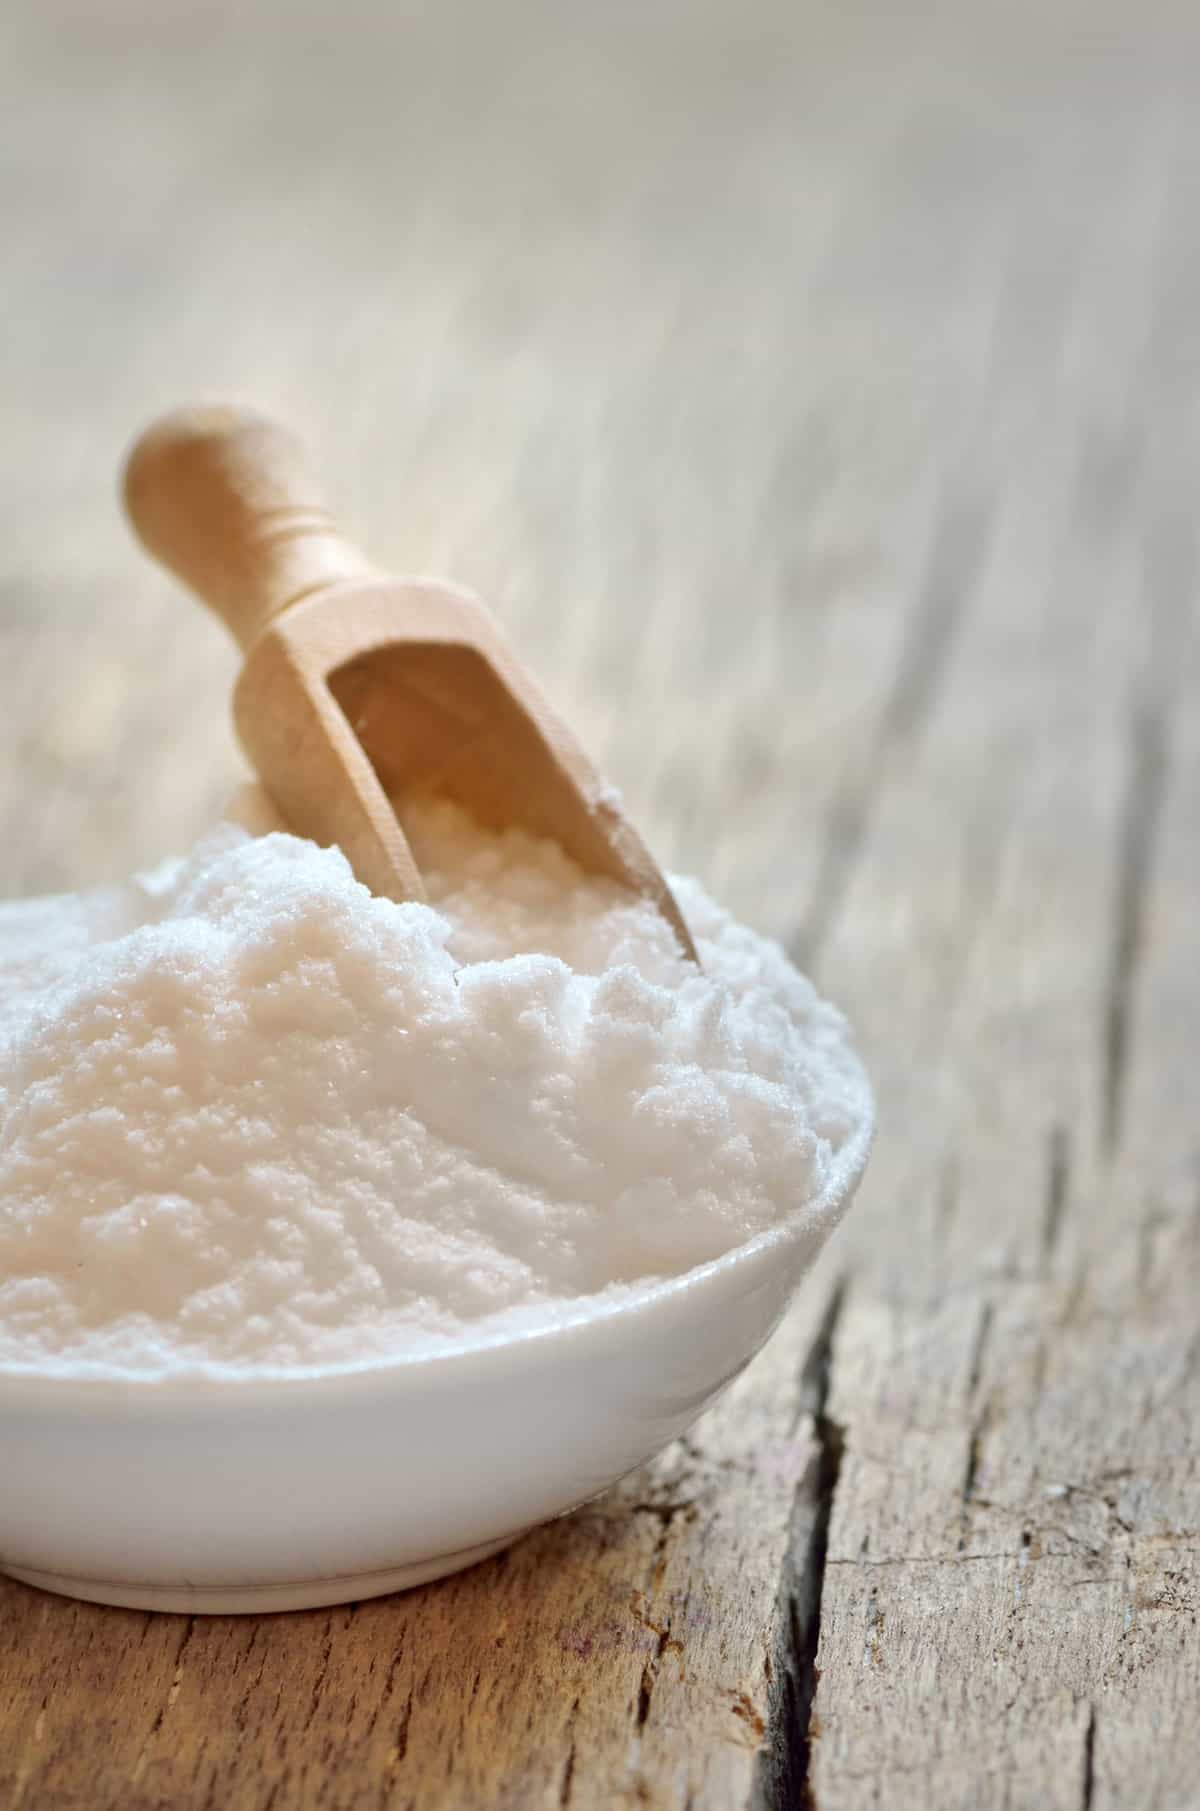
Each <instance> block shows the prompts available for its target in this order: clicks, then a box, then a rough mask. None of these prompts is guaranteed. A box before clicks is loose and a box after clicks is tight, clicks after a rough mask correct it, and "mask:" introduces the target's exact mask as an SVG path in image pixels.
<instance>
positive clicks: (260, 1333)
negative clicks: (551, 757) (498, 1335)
mask: <svg viewBox="0 0 1200 1811" xmlns="http://www.w3.org/2000/svg"><path fill="white" fill-rule="evenodd" d="M405 823H406V828H407V829H408V831H409V834H410V836H411V838H412V842H413V845H414V849H415V852H416V855H417V859H418V862H419V864H420V866H421V868H422V870H423V872H424V875H425V878H426V881H427V885H428V890H429V897H430V901H431V904H430V905H428V906H421V905H402V906H398V905H393V904H391V903H390V902H389V901H387V900H382V899H377V898H374V897H372V896H371V895H370V894H369V893H368V892H367V891H366V890H365V889H364V888H362V887H360V886H359V885H358V884H357V882H356V881H355V880H354V879H353V877H352V875H351V873H350V870H349V868H348V866H347V864H346V862H345V860H344V858H343V857H342V856H341V854H340V853H339V852H338V851H336V850H321V849H318V848H316V847H315V846H314V845H313V844H311V843H308V842H305V841H302V840H299V839H297V838H295V837H291V836H285V835H271V836H266V837H262V838H257V839H256V838H252V837H250V836H248V835H247V834H246V833H245V832H243V831H241V830H239V829H235V828H234V827H233V826H231V825H223V826H221V827H220V828H219V829H217V830H216V831H214V832H213V833H212V834H210V835H209V836H207V837H206V838H205V839H204V840H203V841H202V842H201V843H200V844H199V845H198V846H197V847H196V848H195V849H194V850H193V851H192V853H191V854H190V855H189V856H188V857H187V858H186V859H184V860H183V861H181V862H178V863H174V864H171V865H170V866H169V867H167V868H164V869H160V870H159V871H158V872H157V873H156V874H154V875H151V876H146V877H141V878H138V879H135V880H134V881H132V882H131V883H130V884H129V885H128V886H126V887H124V888H120V889H113V890H107V891H104V892H99V893H91V894H85V895H82V896H64V897H61V898H55V899H45V900H33V901H28V902H23V903H21V904H18V905H8V906H3V907H0V994H2V998H0V1367H4V1368H14V1367H15V1368H28V1367H36V1368H37V1369H40V1370H47V1369H56V1370H71V1371H80V1370H90V1371H96V1370H99V1371H106V1372H117V1373H121V1372H125V1373H127V1372H136V1373H139V1374H147V1373H157V1372H162V1371H181V1370H182V1371H191V1372H196V1371H205V1370H210V1371H211V1370H214V1369H226V1370H227V1369H229V1368H230V1367H234V1368H237V1369H239V1370H246V1369H272V1370H279V1369H288V1368H291V1367H297V1366H305V1367H307V1366H311V1365H326V1364H335V1365H336V1364H344V1363H347V1362H355V1361H362V1360H363V1359H365V1358H369V1357H371V1356H373V1355H383V1354H386V1353H390V1352H400V1351H409V1350H412V1349H413V1348H414V1347H418V1346H425V1345H436V1344H439V1343H442V1342H444V1341H446V1340H453V1341H456V1342H459V1341H462V1340H463V1339H464V1338H465V1337H469V1336H471V1335H472V1334H478V1333H480V1332H483V1331H487V1330H490V1329H494V1328H495V1326H496V1324H497V1323H496V1317H497V1316H500V1317H511V1316H512V1315H513V1314H514V1311H517V1312H519V1313H523V1314H524V1315H525V1317H526V1318H528V1313H529V1311H530V1309H531V1308H536V1307H537V1305H539V1304H540V1305H545V1306H544V1308H543V1312H544V1313H545V1314H551V1313H553V1312H555V1308H554V1307H553V1306H551V1305H558V1311H561V1304H562V1303H563V1302H564V1301H567V1302H570V1301H573V1300H575V1299H576V1298H579V1297H581V1296H587V1295H591V1294H594V1293H597V1292H603V1291H606V1290H610V1289H612V1288H613V1287H614V1286H616V1287H619V1286H621V1285H627V1284H630V1283H632V1282H635V1281H638V1280H642V1279H646V1278H651V1277H663V1276H669V1275H673V1274H675V1273H678V1272H681V1271H683V1270H686V1269H689V1268H690V1267H692V1266H693V1265H696V1264H699V1263H702V1262H704V1261H705V1260H706V1259H709V1258H713V1257H716V1256H718V1255H719V1254H721V1253H723V1252H726V1251H728V1250H729V1249H730V1248H731V1247H733V1246H735V1245H737V1244H738V1243H740V1242H741V1241H743V1240H745V1239H747V1238H748V1237H750V1236H751V1235H753V1234H754V1233H756V1232H759V1231H761V1230H763V1229H764V1228H766V1227H769V1226H771V1225H772V1224H773V1223H774V1222H775V1221H777V1220H778V1219H779V1217H780V1216H781V1215H783V1214H785V1213H788V1212H791V1211H793V1210H796V1209H801V1208H803V1207H804V1205H805V1204H806V1203H816V1205H815V1206H814V1207H813V1209H812V1211H813V1212H814V1213H818V1212H822V1211H824V1212H828V1211H830V1210H828V1209H827V1208H826V1209H822V1207H821V1206H820V1203H819V1202H818V1201H817V1198H818V1197H819V1196H820V1194H821V1192H822V1191H823V1190H826V1189H827V1188H828V1186H829V1185H830V1184H831V1182H836V1180H837V1177H838V1175H839V1173H840V1170H841V1168H844V1165H845V1162H846V1158H847V1154H848V1153H851V1152H852V1151H853V1150H855V1149H857V1148H858V1146H859V1144H860V1141H861V1138H862V1136H863V1134H864V1132H865V1130H866V1128H867V1125H868V1122H869V1119H870V1113H871V1104H870V1096H869V1093H868V1090H867V1086H866V1083H865V1081H864V1079H863V1076H862V1072H861V1069H860V1067H859V1065H858V1062H857V1060H856V1058H855V1057H854V1054H853V1052H852V1050H851V1047H850V1044H849V1039H848V1034H847V1030H846V1026H845V1023H844V1021H843V1020H842V1018H841V1016H840V1014H838V1013H837V1012H836V1011H834V1010H833V1008H831V1007H829V1006H827V1005H825V1004H824V1003H823V1002H821V1001H820V1000H819V999H818V998H817V996H816V995H815V993H814V992H813V989H812V988H811V986H810V985H809V983H808V982H807V981H806V980H804V979H803V978H802V977H801V976H800V975H799V974H797V973H796V971H795V969H793V968H792V966H791V965H790V963H789V962H788V961H787V959H786V958H785V957H784V955H783V954H782V952H781V951H780V950H779V949H778V947H777V946H776V945H774V944H772V943H769V942H767V941H765V940H764V939H762V938H760V937H758V936H756V935H755V933H754V932H752V931H750V930H747V929H746V928H744V927H743V926H741V925H739V924H737V923H736V922H735V921H734V920H733V919H731V918H730V917H729V916H728V915H727V914H726V913H724V912H722V911H721V910H720V909H719V908H718V907H717V906H715V905H714V904H713V903H712V901H711V900H710V899H709V898H708V896H707V895H706V894H705V892H704V891H703V889H702V888H701V887H700V886H699V885H698V884H697V883H696V882H694V881H688V880H680V881H677V882H676V883H675V884H676V890H677V896H678V898H679V901H680V904H681V906H682V909H683V911H684V914H685V916H686V918H687V920H688V923H689V925H690V926H691V928H692V931H693V934H694V936H695V939H696V943H697V945H698V947H699V950H700V953H701V957H702V960H703V963H704V972H703V974H701V973H699V972H697V970H696V969H695V968H694V967H693V966H692V965H691V964H689V963H687V962H686V961H684V960H683V958H682V957H681V956H680V954H679V952H678V950H677V948H676V945H675V942H674V939H673V937H672V934H671V932H670V930H669V928H668V927H667V926H666V924H665V923H663V922H662V921H661V920H660V919H659V918H658V916H657V915H656V913H655V912H654V911H653V910H652V909H651V908H650V907H648V906H647V905H645V904H644V903H642V902H640V901H634V900H631V899H630V898H629V896H628V895H626V894H624V893H622V892H620V890H619V889H617V888H615V887H614V886H612V885H610V884H609V883H607V882H603V881H597V880H594V879H589V878H585V877H584V876H583V875H581V873H580V872H579V870H578V869H577V868H576V867H574V866H573V865H572V864H571V863H570V862H569V861H568V860H567V859H566V857H565V856H564V855H563V854H562V852H561V851H560V850H558V849H557V848H555V847H554V846H553V845H551V844H547V843H542V842H538V841H536V840H534V839H532V838H530V837H529V836H527V835H524V834H522V833H520V832H509V833H508V834H506V835H505V836H502V837H495V836H488V835H484V834H483V833H482V832H480V831H479V830H478V829H476V828H475V827H474V826H473V825H472V824H471V823H470V821H469V820H468V819H466V818H465V817H464V816H463V815H462V814H461V813H458V812H457V811H455V810H454V809H453V808H452V807H450V806H446V805H431V806H425V807H423V808H421V809H420V810H418V811H410V812H408V813H407V814H406V818H405Z"/></svg>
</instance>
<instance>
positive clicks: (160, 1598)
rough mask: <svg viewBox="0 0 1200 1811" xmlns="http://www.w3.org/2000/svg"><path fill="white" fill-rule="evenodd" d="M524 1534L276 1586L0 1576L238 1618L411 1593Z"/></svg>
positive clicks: (69, 1593)
mask: <svg viewBox="0 0 1200 1811" xmlns="http://www.w3.org/2000/svg"><path fill="white" fill-rule="evenodd" d="M523 1532H524V1530H522V1529H516V1530H514V1532H513V1533H512V1534H504V1535H501V1537H500V1539H499V1540H497V1541H484V1542H483V1544H482V1545H481V1546H479V1547H461V1548H459V1550H458V1552H457V1553H438V1554H431V1555H430V1557H429V1558H428V1559H420V1560H410V1561H409V1563H408V1565H406V1566H388V1567H386V1568H385V1569H384V1570H383V1571H381V1572H355V1573H348V1574H346V1575H345V1576H344V1577H340V1578H308V1579H297V1580H296V1581H295V1582H294V1583H288V1584H273V1585H249V1584H228V1585H188V1584H166V1585H155V1584H138V1583H136V1582H135V1581H134V1580H127V1579H103V1578H72V1577H70V1576H69V1575H68V1574H67V1573H65V1572H38V1571H34V1570H32V1569H31V1568H28V1567H25V1566H10V1565H6V1564H4V1563H3V1562H0V1571H3V1572H6V1573H7V1574H8V1576H9V1577H10V1578H15V1579H18V1580H19V1581H20V1582H21V1584H23V1585H36V1586H37V1588H38V1590H39V1591H54V1592H56V1593H57V1595H58V1596H60V1597H79V1598H82V1599H83V1600H84V1601H85V1602H87V1603H103V1604H115V1605H118V1606H119V1607H120V1608H122V1609H127V1610H169V1611H173V1612H176V1613H179V1614H183V1615H187V1616H235V1615H241V1614H243V1613H249V1614H263V1613H268V1612H271V1611H275V1610H315V1609H319V1608H320V1607H321V1606H322V1605H325V1604H337V1603H355V1602H357V1601H358V1600H359V1599H360V1598H364V1597H384V1596H386V1595H387V1594H388V1593H389V1592H391V1591H407V1590H408V1589H409V1588H410V1587H411V1586H412V1585H423V1584H427V1583H428V1582H429V1581H430V1580H431V1579H434V1578H445V1577H446V1576H447V1574H448V1573H451V1572H461V1571H462V1570H463V1568H464V1567H465V1566H473V1565H475V1564H476V1562H477V1561H479V1560H483V1559H488V1558H490V1556H491V1555H492V1554H493V1553H499V1551H500V1549H501V1548H502V1547H508V1546H510V1545H511V1544H512V1542H513V1541H515V1540H519V1539H520V1537H521V1534H522V1533H523Z"/></svg>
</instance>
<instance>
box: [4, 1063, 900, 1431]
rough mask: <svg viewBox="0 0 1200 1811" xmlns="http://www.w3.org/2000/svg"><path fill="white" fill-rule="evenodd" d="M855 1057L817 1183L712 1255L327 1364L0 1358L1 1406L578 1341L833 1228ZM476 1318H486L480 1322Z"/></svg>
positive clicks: (379, 1372) (460, 1358)
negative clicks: (560, 1302)
mask: <svg viewBox="0 0 1200 1811" xmlns="http://www.w3.org/2000/svg"><path fill="white" fill-rule="evenodd" d="M853 1061H854V1064H855V1067H856V1070H857V1075H856V1078H855V1079H856V1081H857V1083H858V1086H859V1088H860V1089H861V1102H862V1112H861V1117H860V1119H859V1123H858V1124H857V1125H856V1127H855V1128H854V1130H853V1131H852V1132H851V1134H850V1135H849V1137H848V1138H847V1139H846V1141H845V1142H844V1144H842V1145H841V1146H840V1147H839V1149H838V1150H837V1152H836V1153H835V1155H834V1158H833V1161H832V1165H831V1169H830V1174H829V1177H828V1179H827V1181H826V1183H825V1186H824V1188H823V1189H821V1190H819V1191H818V1193H817V1194H815V1195H810V1196H809V1197H808V1198H807V1199H806V1200H804V1201H803V1202H801V1203H800V1204H799V1205H798V1206H796V1207H793V1208H790V1209H789V1210H788V1212H787V1213H786V1214H784V1215H782V1216H781V1218H780V1219H778V1220H777V1221H776V1222H775V1223H774V1224H773V1225H772V1226H768V1227H766V1228H765V1229H764V1230H763V1231H762V1232H759V1233H755V1234H754V1236H753V1237H752V1238H750V1239H745V1240H743V1241H742V1243H741V1244H739V1245H734V1246H732V1247H731V1249H730V1250H729V1251H726V1252H722V1253H721V1255H720V1256H719V1257H715V1258H708V1259H706V1260H705V1262H704V1263H702V1264H696V1265H693V1266H692V1268H691V1269H690V1270H684V1271H680V1272H679V1273H678V1274H677V1275H674V1276H669V1277H658V1278H652V1279H650V1280H648V1281H646V1282H642V1283H630V1284H628V1285H625V1286H623V1287H621V1292H620V1293H619V1294H612V1293H610V1292H609V1291H605V1292H603V1293H598V1292H597V1293H593V1294H590V1295H583V1296H578V1297H576V1298H574V1300H573V1301H571V1302H570V1303H569V1305H567V1306H566V1307H565V1308H562V1309H555V1310H554V1311H552V1312H551V1313H549V1314H547V1315H546V1317H545V1318H544V1319H543V1318H538V1319H533V1320H531V1322H530V1324H528V1325H525V1324H523V1323H522V1322H518V1323H517V1324H516V1325H512V1324H511V1323H510V1324H508V1325H506V1324H505V1322H504V1321H502V1320H501V1321H500V1322H499V1324H498V1325H496V1326H494V1327H493V1328H492V1329H491V1330H490V1331H486V1332H484V1333H482V1334H479V1335H472V1334H467V1335H465V1336H462V1337H460V1338H456V1339H454V1340H448V1341H446V1342H445V1343H444V1344H438V1345H435V1346H428V1347H418V1348H416V1349H415V1350H411V1351H407V1352H404V1351H400V1352H379V1351H375V1352H370V1353H367V1354H365V1355H364V1356H363V1357H362V1358H357V1359H347V1360H342V1361H340V1362H334V1363H329V1362H320V1361H316V1362H312V1363H309V1364H306V1365H288V1366H283V1365H279V1366H271V1365H257V1364H256V1365H253V1366H250V1365H246V1364H244V1363H243V1364H239V1365H222V1364H221V1363H219V1362H214V1363H213V1364H211V1365H205V1366H204V1367H203V1368H202V1369H201V1368H182V1367H180V1368H179V1369H165V1368H164V1369H162V1370H158V1371H149V1370H147V1371H132V1370H129V1371H122V1370H120V1369H118V1368H117V1367H115V1366H112V1367H110V1366H103V1367H102V1366H99V1365H97V1366H95V1367H94V1368H93V1367H90V1366H87V1365H80V1366H79V1368H78V1369H76V1370H71V1371H68V1370H65V1369H64V1370H54V1369H47V1368H45V1366H39V1365H36V1364H30V1365H13V1364H5V1363H4V1362H3V1361H0V1413H3V1411H4V1410H5V1409H6V1408H9V1407H21V1408H26V1407H30V1406H42V1405H44V1406H45V1407H47V1408H51V1407H66V1406H67V1405H68V1404H70V1403H71V1402H72V1401H75V1402H77V1403H78V1404H79V1406H89V1407H91V1406H96V1405H98V1404H100V1403H103V1402H106V1401H107V1402H113V1403H117V1402H119V1403H121V1404H123V1405H126V1404H128V1403H129V1402H130V1400H131V1399H133V1398H135V1397H136V1398H137V1399H138V1400H139V1402H145V1403H146V1405H147V1406H149V1405H150V1404H151V1403H152V1402H153V1403H155V1404H158V1403H165V1402H166V1401H167V1400H168V1399H169V1401H170V1403H171V1405H172V1407H174V1406H175V1405H177V1404H179V1403H181V1402H190V1401H199V1402H212V1401H213V1400H215V1399H216V1398H218V1397H220V1398H222V1399H223V1401H224V1402H226V1403H231V1402H232V1401H234V1400H236V1402H237V1403H238V1404H239V1405H240V1404H250V1403H255V1402H257V1401H258V1400H259V1399H261V1398H271V1399H275V1398H278V1397H287V1398H289V1399H291V1398H294V1397H295V1396H296V1395H297V1394H299V1393H301V1392H303V1393H305V1394H307V1395H314V1394H317V1393H320V1394H321V1395H334V1396H336V1395H338V1394H340V1393H342V1392H345V1391H350V1390H357V1389H359V1388H363V1387H366V1386H367V1385H369V1384H372V1383H376V1384H378V1383H381V1382H385V1381H386V1380H388V1379H389V1378H396V1377H398V1376H409V1375H422V1374H428V1373H430V1372H433V1371H437V1370H442V1369H446V1370H450V1369H458V1368H462V1369H466V1368H469V1366H470V1365H471V1364H472V1363H474V1362H478V1361H479V1360H480V1359H486V1360H487V1361H488V1362H489V1364H497V1363H500V1362H504V1363H507V1364H510V1365H511V1364H519V1363H520V1362H521V1360H522V1359H523V1358H524V1357H526V1356H528V1355H529V1354H530V1353H531V1352H532V1353H536V1352H537V1350H538V1348H539V1347H541V1346H542V1345H543V1344H544V1343H545V1342H546V1341H548V1340H551V1339H558V1340H574V1341H576V1342H578V1341H586V1339H587V1337H588V1335H589V1334H593V1333H597V1332H603V1331H604V1330H606V1329H608V1328H609V1327H611V1326H612V1325H614V1324H616V1325H618V1326H619V1325H620V1323H621V1322H622V1321H626V1320H629V1319H631V1318H633V1317H634V1316H636V1315H640V1314H642V1313H644V1312H645V1311H646V1310H647V1309H653V1308H656V1307H658V1306H660V1305H664V1306H665V1305H667V1304H670V1303H674V1302H676V1301H682V1300H684V1299H686V1298H687V1297H688V1296H689V1295H692V1294H694V1293H695V1292H696V1291H698V1290H701V1289H703V1288H704V1287H705V1286H706V1285H709V1284H713V1283H715V1282H717V1281H718V1280H719V1279H721V1278H723V1277H725V1276H734V1275H736V1274H737V1273H738V1272H739V1271H742V1270H746V1269H748V1268H750V1267H752V1266H754V1265H755V1264H757V1263H758V1262H759V1261H761V1260H762V1259H763V1258H764V1257H765V1256H767V1255H769V1254H770V1253H772V1252H774V1251H775V1250H776V1249H777V1248H779V1247H784V1246H787V1245H789V1244H792V1243H793V1242H795V1241H796V1240H797V1238H798V1237H799V1236H800V1235H801V1233H803V1232H805V1231H808V1230H810V1229H811V1228H812V1227H813V1225H814V1222H815V1223H816V1224H817V1225H818V1226H819V1225H820V1224H821V1223H822V1222H825V1221H829V1222H830V1223H831V1224H830V1225H829V1227H828V1231H829V1232H832V1231H833V1229H834V1227H835V1226H836V1225H837V1224H838V1222H839V1221H840V1219H841V1217H842V1214H843V1213H844V1211H845V1209H846V1207H847V1206H848V1205H849V1203H850V1201H851V1199H852V1198H853V1195H854V1192H855V1190H856V1189H857V1187H858V1185H859V1183H860V1182H861V1180H862V1176H863V1173H864V1171H865V1169H866V1166H867V1160H868V1158H869V1156H870V1153H871V1147H872V1145H873V1143H874V1139H875V1129H876V1109H875V1098H874V1094H873V1091H872V1089H871V1084H870V1080H869V1078H868V1076H867V1073H866V1070H865V1068H864V1066H863V1064H862V1061H861V1059H860V1058H859V1057H858V1056H857V1054H855V1055H854V1056H853ZM610 1289H611V1286H610ZM539 1308H542V1309H545V1308H546V1304H531V1305H530V1308H529V1313H530V1314H531V1315H536V1314H537V1311H538V1309H539ZM516 1312H518V1313H519V1312H520V1310H517V1311H516ZM483 1324H484V1325H485V1326H486V1324H487V1323H486V1322H484V1323H483Z"/></svg>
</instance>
